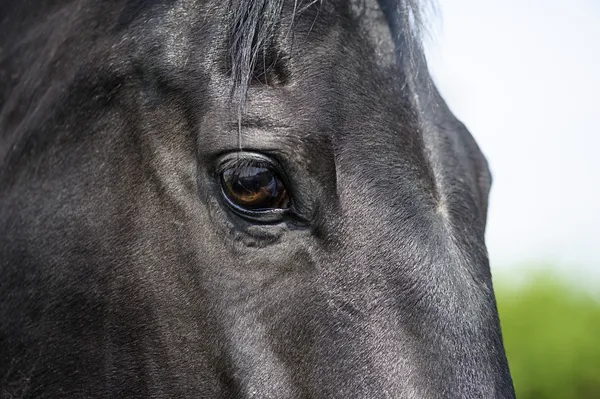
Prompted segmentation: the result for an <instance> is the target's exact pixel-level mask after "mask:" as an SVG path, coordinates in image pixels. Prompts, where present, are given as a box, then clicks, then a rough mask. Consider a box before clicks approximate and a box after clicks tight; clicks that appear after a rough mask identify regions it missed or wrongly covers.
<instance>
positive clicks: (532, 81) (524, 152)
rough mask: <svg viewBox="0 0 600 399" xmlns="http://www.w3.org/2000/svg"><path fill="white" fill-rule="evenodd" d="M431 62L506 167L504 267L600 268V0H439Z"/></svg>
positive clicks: (583, 271) (491, 155)
mask: <svg viewBox="0 0 600 399" xmlns="http://www.w3.org/2000/svg"><path fill="white" fill-rule="evenodd" d="M438 4H439V6H438V12H437V13H436V14H435V15H433V16H432V17H431V18H430V20H431V22H432V24H430V25H431V29H430V31H431V35H430V38H429V39H428V40H427V44H426V47H427V53H428V58H429V64H430V68H431V71H432V74H433V76H434V79H435V80H436V82H437V84H438V87H439V89H440V91H441V92H442V95H443V96H444V97H445V99H446V101H447V102H448V104H449V106H450V108H451V109H452V110H453V112H454V113H455V114H456V115H457V117H458V118H459V119H461V120H462V121H463V122H464V123H465V124H466V125H467V127H468V128H469V129H470V130H471V132H472V134H473V135H474V136H475V139H476V140H477V142H478V143H479V145H480V147H481V148H482V150H483V152H484V153H485V155H486V156H487V158H488V161H489V162H490V164H491V168H492V172H493V174H494V186H493V188H492V195H491V203H490V214H489V224H488V231H487V242H488V248H489V252H490V258H491V262H492V268H493V270H496V271H499V270H500V271H503V272H506V271H510V270H514V269H511V268H514V267H518V266H522V265H524V264H531V263H539V262H549V263H552V264H554V265H556V266H557V267H559V268H561V269H563V270H570V271H576V272H577V274H578V275H580V276H581V277H586V276H589V275H590V273H592V274H594V275H595V276H600V127H599V126H600V125H599V119H600V0H569V1H564V0H562V1H558V0H438Z"/></svg>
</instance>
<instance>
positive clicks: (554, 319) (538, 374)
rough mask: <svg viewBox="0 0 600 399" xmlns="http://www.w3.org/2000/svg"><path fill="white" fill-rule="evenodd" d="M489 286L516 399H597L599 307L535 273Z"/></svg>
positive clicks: (564, 285) (569, 287)
mask: <svg viewBox="0 0 600 399" xmlns="http://www.w3.org/2000/svg"><path fill="white" fill-rule="evenodd" d="M503 281H504V282H506V280H503ZM495 285H496V296H497V300H498V309H499V312H500V320H501V323H502V331H503V335H504V342H505V346H506V352H507V355H508V361H509V364H510V369H511V373H512V376H513V380H514V384H515V389H516V391H517V398H518V399H559V398H560V399H587V398H593V399H600V302H598V301H597V300H596V299H594V298H592V297H591V296H590V295H588V294H586V293H584V292H580V291H579V290H577V289H576V288H575V286H574V285H571V284H568V283H565V282H564V281H561V279H560V277H557V276H549V275H544V274H540V273H536V274H534V275H533V276H532V278H530V279H529V281H528V282H527V283H526V284H524V285H520V286H518V287H516V288H509V286H508V285H507V284H502V283H500V284H498V283H496V284H495Z"/></svg>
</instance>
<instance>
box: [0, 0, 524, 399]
mask: <svg viewBox="0 0 600 399" xmlns="http://www.w3.org/2000/svg"><path fill="white" fill-rule="evenodd" d="M423 8H424V5H423V4H422V3H421V2H418V1H415V0H310V1H309V0H294V1H291V0H253V1H249V0H227V1H216V0H146V1H143V0H111V1H92V0H79V1H69V0H52V1H48V0H46V1H34V0H21V1H18V2H16V1H5V2H2V3H1V4H0V18H1V22H0V37H1V39H0V40H1V44H0V77H1V78H0V85H1V89H0V276H1V277H0V298H1V300H0V397H2V398H59V397H60V398H138V397H139V398H163V397H165V398H166V397H169V398H176V397H191V398H261V399H262V398H266V399H268V398H277V399H287V398H290V399H291V398H344V399H349V398H369V399H375V398H503V399H505V398H514V397H515V396H514V391H513V384H512V380H511V376H510V372H509V367H508V364H507V360H506V354H505V350H504V346H503V341H502V333H501V328H500V323H499V317H498V312H497V307H496V302H495V297H494V290H493V285H492V280H491V273H490V268H489V260H488V255H487V250H486V246H485V239H484V232H485V225H486V213H487V206H488V194H489V189H490V185H491V174H490V171H489V168H488V164H487V162H486V159H485V157H484V156H483V154H482V152H481V151H480V149H479V148H478V146H477V144H476V142H475V141H474V139H473V137H472V136H471V134H470V133H469V131H468V130H467V128H466V127H465V126H464V125H463V124H462V123H461V122H460V121H459V120H458V119H457V118H456V117H455V116H454V115H453V114H452V112H451V111H450V110H449V108H448V106H447V105H446V103H445V102H444V100H443V98H442V96H441V95H440V93H439V92H438V90H437V89H436V87H435V84H434V83H433V80H432V78H431V77H430V74H429V72H428V70H427V63H426V60H425V57H424V56H423V46H422V42H423V40H422V36H423V34H422V32H423V30H424V25H425V23H424V21H425V18H424V13H423Z"/></svg>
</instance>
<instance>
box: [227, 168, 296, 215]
mask: <svg viewBox="0 0 600 399" xmlns="http://www.w3.org/2000/svg"><path fill="white" fill-rule="evenodd" d="M221 179H222V185H223V192H224V194H225V196H226V197H227V199H228V200H229V202H231V203H232V204H233V205H235V206H238V207H240V208H243V209H244V210H249V211H268V210H274V209H286V208H288V206H289V196H288V193H287V190H286V188H285V186H284V184H283V182H282V181H281V179H280V178H279V176H277V174H276V173H275V172H274V171H273V170H271V169H270V168H269V167H268V166H263V165H260V164H256V165H255V164H252V163H250V164H246V165H237V166H233V167H230V168H227V169H225V170H224V171H223V172H222V174H221Z"/></svg>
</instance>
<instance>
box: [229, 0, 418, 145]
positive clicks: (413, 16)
mask: <svg viewBox="0 0 600 399" xmlns="http://www.w3.org/2000/svg"><path fill="white" fill-rule="evenodd" d="M285 1H286V0H253V1H248V0H230V3H229V15H230V17H231V20H230V23H231V36H230V54H229V65H230V68H231V77H232V80H233V89H232V95H233V94H234V93H237V95H238V96H239V103H238V105H239V107H238V134H241V120H242V115H243V112H244V104H245V99H246V96H247V93H248V87H249V86H250V83H251V81H252V78H253V74H254V71H255V68H256V65H257V61H258V59H259V58H260V57H261V55H264V53H266V52H267V51H268V48H269V46H270V45H271V43H272V41H273V39H274V36H275V34H276V32H277V26H278V24H279V23H280V20H281V13H282V10H283V6H284V3H285ZM324 1H330V0H309V2H308V4H301V3H302V1H301V0H300V1H299V0H294V9H293V13H292V16H291V19H292V24H293V21H294V18H295V16H296V14H297V13H298V12H299V8H300V7H301V8H302V9H306V8H308V7H310V6H313V5H317V6H320V5H321V4H322V3H323V2H324ZM352 1H365V0H352ZM377 2H378V3H379V5H380V7H381V8H382V10H383V13H384V15H385V17H386V20H387V22H388V25H389V27H390V31H391V33H392V36H393V39H394V42H395V47H396V51H397V52H398V56H399V60H400V62H401V63H402V66H403V67H404V68H405V69H412V68H411V66H412V65H414V64H415V59H416V58H418V55H419V54H420V53H421V52H422V43H421V42H422V41H421V32H422V27H423V4H422V3H423V1H422V0H377ZM317 3H318V4H317ZM407 73H409V71H407Z"/></svg>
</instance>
